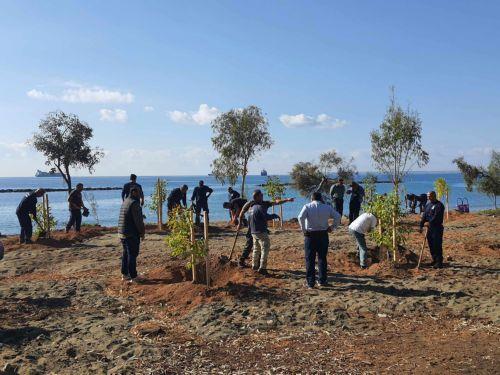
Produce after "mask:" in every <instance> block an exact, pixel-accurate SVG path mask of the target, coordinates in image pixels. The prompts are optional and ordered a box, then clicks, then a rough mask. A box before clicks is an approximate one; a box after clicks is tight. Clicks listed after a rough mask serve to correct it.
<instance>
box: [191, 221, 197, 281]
mask: <svg viewBox="0 0 500 375" xmlns="http://www.w3.org/2000/svg"><path fill="white" fill-rule="evenodd" d="M195 241H196V238H195V234H194V221H193V211H191V244H192V245H194V243H195ZM191 265H192V267H191V270H192V271H193V284H194V283H197V282H198V274H197V273H196V262H195V258H194V255H191Z"/></svg>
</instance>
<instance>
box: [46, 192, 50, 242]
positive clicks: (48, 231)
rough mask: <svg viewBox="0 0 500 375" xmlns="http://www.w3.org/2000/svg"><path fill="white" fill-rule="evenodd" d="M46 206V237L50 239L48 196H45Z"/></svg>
mask: <svg viewBox="0 0 500 375" xmlns="http://www.w3.org/2000/svg"><path fill="white" fill-rule="evenodd" d="M45 197H46V199H45V204H46V205H47V208H46V210H45V214H46V215H47V222H46V223H47V226H46V229H47V231H46V233H47V234H46V236H47V238H50V206H49V195H48V194H45Z"/></svg>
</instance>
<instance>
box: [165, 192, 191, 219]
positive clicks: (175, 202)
mask: <svg viewBox="0 0 500 375" xmlns="http://www.w3.org/2000/svg"><path fill="white" fill-rule="evenodd" d="M187 191H188V186H187V185H182V186H181V187H180V188H175V189H174V190H172V191H171V192H170V194H169V195H168V198H167V208H168V212H169V213H170V212H171V211H172V210H173V209H174V208H176V207H179V206H180V207H184V208H186V206H187V202H186V199H187V198H186V193H187ZM181 203H182V204H181Z"/></svg>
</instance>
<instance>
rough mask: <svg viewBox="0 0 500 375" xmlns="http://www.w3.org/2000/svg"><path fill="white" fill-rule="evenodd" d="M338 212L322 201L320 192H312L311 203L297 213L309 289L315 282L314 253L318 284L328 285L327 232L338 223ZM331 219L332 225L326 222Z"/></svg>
mask: <svg viewBox="0 0 500 375" xmlns="http://www.w3.org/2000/svg"><path fill="white" fill-rule="evenodd" d="M340 218H341V216H340V214H339V213H338V212H337V211H335V210H334V209H333V207H332V206H331V205H329V204H325V203H323V201H322V200H321V193H320V192H318V191H317V192H314V193H313V195H312V201H311V203H308V204H306V205H304V207H302V210H301V211H300V213H299V216H298V219H299V225H300V229H302V232H303V233H304V250H305V258H306V282H307V287H308V288H309V289H312V288H314V286H315V284H316V254H317V256H318V284H319V285H320V286H321V287H324V286H328V280H327V263H326V256H327V253H328V232H330V231H331V230H332V229H334V228H337V227H338V226H339V224H340ZM328 219H333V225H332V226H330V225H329V224H328Z"/></svg>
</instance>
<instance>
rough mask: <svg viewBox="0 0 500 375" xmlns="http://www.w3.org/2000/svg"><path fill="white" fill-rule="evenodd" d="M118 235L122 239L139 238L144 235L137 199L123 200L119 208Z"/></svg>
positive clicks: (140, 209) (139, 205)
mask: <svg viewBox="0 0 500 375" xmlns="http://www.w3.org/2000/svg"><path fill="white" fill-rule="evenodd" d="M118 233H119V234H120V235H121V236H122V237H140V236H142V235H144V233H145V228H144V221H143V217H142V208H141V204H140V202H139V200H138V199H133V198H131V197H129V198H127V199H125V200H124V201H123V203H122V206H121V208H120V217H119V219H118Z"/></svg>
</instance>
